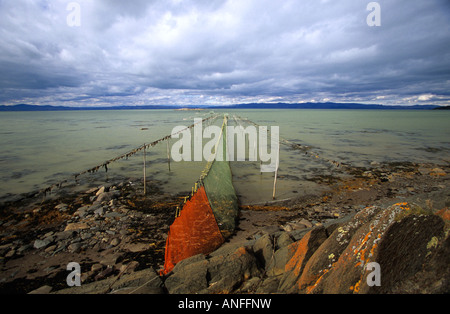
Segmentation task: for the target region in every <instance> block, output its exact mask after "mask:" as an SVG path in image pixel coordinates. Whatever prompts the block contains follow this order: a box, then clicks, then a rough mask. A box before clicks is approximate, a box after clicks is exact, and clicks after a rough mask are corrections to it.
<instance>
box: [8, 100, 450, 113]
mask: <svg viewBox="0 0 450 314" xmlns="http://www.w3.org/2000/svg"><path fill="white" fill-rule="evenodd" d="M149 109H150V110H155V109H166V110H208V109H209V110H214V109H329V110H330V109H351V110H367V109H369V110H448V109H450V106H445V107H442V106H431V105H423V106H422V105H414V106H386V105H378V104H369V105H365V104H358V103H330V102H327V103H292V104H290V103H246V104H236V105H220V106H186V105H183V106H175V105H143V106H110V107H67V106H50V105H44V106H40V105H28V104H18V105H10V106H6V105H1V106H0V112H1V111H81V110H83V111H92V110H149Z"/></svg>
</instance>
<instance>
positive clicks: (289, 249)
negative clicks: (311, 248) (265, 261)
mask: <svg viewBox="0 0 450 314" xmlns="http://www.w3.org/2000/svg"><path fill="white" fill-rule="evenodd" d="M298 244H299V241H297V242H292V243H291V244H289V245H287V246H283V247H282V248H280V249H278V250H277V251H276V252H275V254H274V256H273V259H272V260H271V261H270V263H269V265H268V267H266V269H267V275H268V276H278V275H282V274H283V273H284V272H285V267H286V264H287V262H288V261H289V260H290V259H291V258H292V256H293V255H294V253H295V252H296V250H297V246H298Z"/></svg>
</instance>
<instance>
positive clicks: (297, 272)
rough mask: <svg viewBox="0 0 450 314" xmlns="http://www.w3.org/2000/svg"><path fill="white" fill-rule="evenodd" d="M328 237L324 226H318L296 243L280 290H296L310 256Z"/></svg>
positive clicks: (281, 281)
mask: <svg viewBox="0 0 450 314" xmlns="http://www.w3.org/2000/svg"><path fill="white" fill-rule="evenodd" d="M326 239H327V234H326V231H325V228H324V227H317V228H314V229H312V230H311V231H309V232H308V233H307V234H306V235H305V236H304V237H303V238H302V239H301V240H300V241H299V242H298V244H297V245H296V247H295V248H296V250H295V253H294V254H293V256H292V257H291V259H289V261H288V262H287V263H286V265H285V273H284V275H283V277H282V278H281V280H280V286H279V290H280V291H282V292H296V290H297V286H296V283H297V281H298V279H299V277H300V276H301V275H302V272H303V269H304V268H305V265H306V263H307V262H308V261H309V259H310V257H311V256H312V255H313V254H314V252H315V251H316V250H317V249H318V248H319V246H320V245H321V244H322V243H323V242H324V241H325V240H326Z"/></svg>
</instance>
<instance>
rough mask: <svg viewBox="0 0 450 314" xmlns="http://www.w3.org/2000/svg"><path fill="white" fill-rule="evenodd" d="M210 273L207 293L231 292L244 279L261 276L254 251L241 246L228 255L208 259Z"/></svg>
mask: <svg viewBox="0 0 450 314" xmlns="http://www.w3.org/2000/svg"><path fill="white" fill-rule="evenodd" d="M208 274H209V275H210V278H211V279H210V280H209V287H208V288H207V289H206V291H205V292H207V293H230V292H232V291H233V289H235V288H236V287H239V285H240V284H242V283H243V282H244V281H246V280H248V279H250V278H252V277H259V276H260V275H261V271H260V270H259V268H258V263H257V259H256V257H255V256H254V255H253V252H252V251H251V250H250V249H248V248H246V247H243V246H242V247H240V248H238V249H237V250H235V251H234V252H233V253H232V254H230V255H228V256H220V255H218V256H214V257H212V258H211V259H209V261H208Z"/></svg>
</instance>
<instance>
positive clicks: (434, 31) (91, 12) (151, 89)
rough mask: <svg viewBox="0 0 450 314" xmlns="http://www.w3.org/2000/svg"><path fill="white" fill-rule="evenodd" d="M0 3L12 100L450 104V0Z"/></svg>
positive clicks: (6, 97) (5, 75)
mask: <svg viewBox="0 0 450 314" xmlns="http://www.w3.org/2000/svg"><path fill="white" fill-rule="evenodd" d="M70 2H71V1H63V0H60V1H50V0H39V1H36V0H18V1H0V30H1V31H0V49H1V54H0V89H1V91H2V92H1V95H0V101H1V102H2V103H6V104H13V103H18V102H30V103H37V104H58V105H61V104H62V105H74V106H75V105H82V106H97V105H108V104H117V103H120V104H123V103H124V102H125V100H126V103H127V104H130V105H140V104H152V103H153V104H165V103H180V104H191V103H195V104H202V103H207V104H216V103H217V104H221V103H236V102H249V101H251V102H257V101H266V102H269V101H286V102H302V101H311V100H314V101H357V102H371V103H374V102H376V103H385V104H416V103H419V104H425V103H437V104H448V103H449V101H448V98H449V95H448V93H449V92H448V90H450V89H449V87H450V49H449V45H448V43H449V40H450V29H449V24H448V18H449V16H450V5H449V4H448V1H444V0H442V1H439V0H435V1H420V0H415V1H400V0H390V1H387V0H385V1H378V3H379V4H380V7H381V26H379V27H376V26H375V27H369V26H368V25H367V23H366V18H367V16H368V14H369V13H370V12H369V11H367V10H366V6H367V4H368V3H369V2H370V1H367V2H366V1H360V0H347V1H326V0H322V1H316V0H306V1H305V0H304V1H295V0H291V1H288V0H286V1H269V0H265V1H264V0H253V1H250V0H223V1H206V0H205V1H198V0H195V1H194V0H191V1H182V0H172V1H146V0H135V1H119V0H109V1H106V0H104V1H100V0H99V1H89V0H79V1H73V2H75V3H76V4H78V5H79V7H80V9H81V11H80V13H81V15H80V17H81V19H80V21H81V25H80V26H79V27H70V26H69V25H68V24H67V17H68V15H69V14H71V13H72V12H70V11H67V5H68V4H69V3H70Z"/></svg>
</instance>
